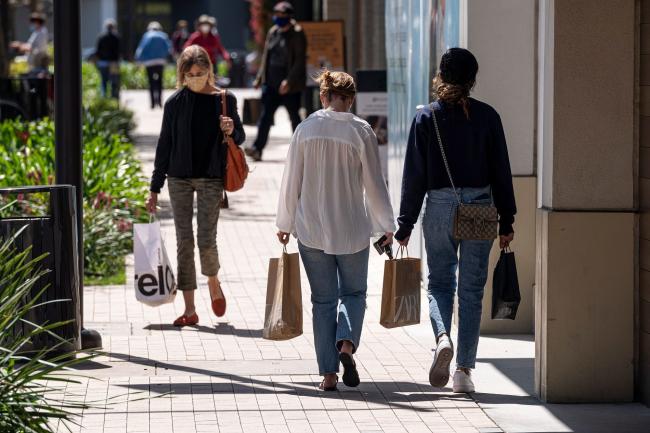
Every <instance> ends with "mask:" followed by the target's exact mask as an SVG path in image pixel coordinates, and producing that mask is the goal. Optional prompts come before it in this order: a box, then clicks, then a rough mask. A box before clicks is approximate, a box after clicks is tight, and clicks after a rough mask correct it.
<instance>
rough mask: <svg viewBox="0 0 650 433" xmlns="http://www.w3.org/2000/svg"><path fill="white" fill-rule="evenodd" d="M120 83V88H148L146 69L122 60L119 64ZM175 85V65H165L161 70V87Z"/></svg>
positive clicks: (172, 86)
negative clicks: (162, 70)
mask: <svg viewBox="0 0 650 433" xmlns="http://www.w3.org/2000/svg"><path fill="white" fill-rule="evenodd" d="M120 84H121V87H122V89H131V90H145V89H149V80H148V78H147V70H146V68H145V67H144V66H142V65H139V64H137V63H130V62H122V64H121V65H120ZM175 87H176V66H175V65H171V64H168V65H165V70H164V72H163V88H164V89H173V88H175Z"/></svg>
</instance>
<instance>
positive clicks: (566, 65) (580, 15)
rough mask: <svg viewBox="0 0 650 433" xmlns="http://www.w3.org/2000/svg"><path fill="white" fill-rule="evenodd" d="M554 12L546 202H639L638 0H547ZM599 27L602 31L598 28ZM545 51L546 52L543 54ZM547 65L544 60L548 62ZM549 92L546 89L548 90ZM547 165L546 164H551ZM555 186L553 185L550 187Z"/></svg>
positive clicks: (568, 205)
mask: <svg viewBox="0 0 650 433" xmlns="http://www.w3.org/2000/svg"><path fill="white" fill-rule="evenodd" d="M545 7H548V9H550V13H551V14H552V16H550V17H549V19H550V20H552V27H553V29H552V32H553V33H552V34H548V33H547V32H545V31H541V30H542V29H544V28H545V27H546V26H545V25H541V24H540V38H544V41H545V42H546V44H547V48H549V49H551V50H552V58H549V57H547V58H546V59H545V60H547V61H549V62H551V63H552V65H551V66H552V69H551V71H547V73H548V74H552V76H550V77H549V76H546V77H542V78H541V79H543V80H550V81H551V83H552V89H553V92H552V100H545V101H543V104H545V105H546V106H547V108H549V107H552V108H551V109H552V116H551V117H550V118H549V119H547V120H546V121H543V122H545V123H546V127H547V128H552V129H550V130H549V129H547V131H548V132H549V134H548V136H547V137H545V138H544V140H543V143H542V144H543V149H542V153H544V152H549V153H550V154H551V159H550V160H549V161H547V159H546V158H544V164H543V170H542V171H541V173H540V175H541V177H542V179H543V182H544V181H545V182H544V185H545V187H546V188H545V190H546V191H544V193H543V194H542V197H543V203H542V204H543V205H544V206H546V207H550V208H554V209H568V210H572V209H595V210H602V209H614V210H626V209H632V208H633V207H634V204H635V203H634V191H635V187H634V184H635V178H634V174H635V173H634V170H633V167H634V163H635V148H634V146H633V143H634V121H635V112H634V105H635V104H634V85H633V83H634V79H635V63H634V57H635V51H634V50H635V48H634V47H635V2H632V1H629V0H573V1H553V0H542V1H541V2H540V8H542V9H543V8H545ZM595 29H597V31H596V30H595ZM543 54H544V53H542V55H543ZM542 64H543V63H542ZM546 90H548V88H547V89H546ZM547 162H548V163H547ZM549 183H550V184H552V190H551V191H549V190H548V185H549Z"/></svg>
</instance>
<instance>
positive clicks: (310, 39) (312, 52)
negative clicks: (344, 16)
mask: <svg viewBox="0 0 650 433" xmlns="http://www.w3.org/2000/svg"><path fill="white" fill-rule="evenodd" d="M300 25H301V26H302V28H303V30H304V31H305V36H306V37H307V85H308V86H312V87H315V86H317V85H318V84H317V83H316V82H315V81H314V80H313V79H312V77H313V76H315V75H316V74H317V73H318V72H319V71H320V70H321V69H323V68H327V69H329V70H330V71H343V70H345V48H344V45H343V21H321V22H312V21H305V22H300Z"/></svg>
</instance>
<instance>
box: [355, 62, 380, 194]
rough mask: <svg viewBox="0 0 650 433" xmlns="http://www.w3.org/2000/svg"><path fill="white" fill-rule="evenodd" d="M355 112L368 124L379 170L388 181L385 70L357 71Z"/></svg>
mask: <svg viewBox="0 0 650 433" xmlns="http://www.w3.org/2000/svg"><path fill="white" fill-rule="evenodd" d="M356 82H357V97H356V101H355V113H356V114H357V116H359V117H361V118H362V119H364V120H365V121H366V122H368V123H369V124H370V126H371V127H372V129H373V131H375V135H376V136H377V143H378V144H379V157H380V159H381V172H382V174H383V175H384V179H385V180H386V181H388V93H387V92H386V70H359V71H357V77H356Z"/></svg>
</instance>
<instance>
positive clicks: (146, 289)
mask: <svg viewBox="0 0 650 433" xmlns="http://www.w3.org/2000/svg"><path fill="white" fill-rule="evenodd" d="M135 280H136V281H137V286H138V291H139V292H140V293H142V294H143V295H144V296H153V295H155V294H156V292H158V294H160V295H164V294H165V291H167V293H172V292H173V291H175V290H176V281H175V279H174V273H173V272H172V270H171V268H170V267H169V265H165V268H164V269H163V266H162V265H158V275H157V276H156V275H154V274H150V273H147V274H140V275H137V274H136V276H135Z"/></svg>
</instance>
